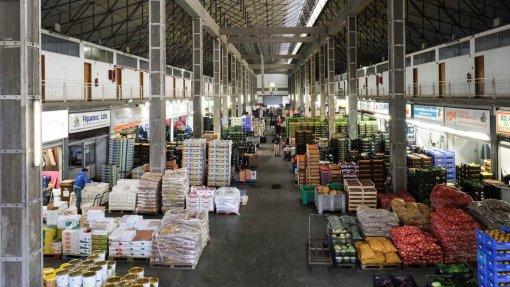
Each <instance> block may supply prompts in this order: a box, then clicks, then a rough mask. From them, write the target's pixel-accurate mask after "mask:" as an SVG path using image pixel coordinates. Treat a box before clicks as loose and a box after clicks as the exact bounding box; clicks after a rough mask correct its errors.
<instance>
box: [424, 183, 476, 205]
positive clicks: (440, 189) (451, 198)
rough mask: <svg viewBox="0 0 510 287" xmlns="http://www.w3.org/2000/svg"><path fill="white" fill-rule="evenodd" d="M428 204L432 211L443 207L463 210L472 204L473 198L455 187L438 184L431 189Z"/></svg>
mask: <svg viewBox="0 0 510 287" xmlns="http://www.w3.org/2000/svg"><path fill="white" fill-rule="evenodd" d="M430 202H431V203H432V207H433V208H434V209H438V208H443V207H446V208H460V209H465V208H466V207H467V206H468V204H469V203H471V202H473V198H472V197H471V196H469V195H467V194H465V193H464V192H462V191H460V190H459V189H457V188H455V187H450V186H447V185H444V184H438V185H436V186H434V188H433V189H432V193H431V194H430Z"/></svg>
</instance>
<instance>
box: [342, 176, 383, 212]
mask: <svg viewBox="0 0 510 287" xmlns="http://www.w3.org/2000/svg"><path fill="white" fill-rule="evenodd" d="M344 188H345V192H346V193H347V196H348V211H349V212H352V211H355V210H356V208H357V207H358V206H361V205H365V206H368V207H371V208H376V206H377V190H376V189H375V186H374V183H373V182H372V181H371V180H369V179H362V180H358V179H346V180H344Z"/></svg>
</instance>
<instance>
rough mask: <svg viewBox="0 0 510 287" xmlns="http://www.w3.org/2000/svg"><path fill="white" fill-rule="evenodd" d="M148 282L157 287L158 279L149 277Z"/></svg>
mask: <svg viewBox="0 0 510 287" xmlns="http://www.w3.org/2000/svg"><path fill="white" fill-rule="evenodd" d="M149 280H150V282H151V285H152V286H154V287H159V278H156V277H150V278H149Z"/></svg>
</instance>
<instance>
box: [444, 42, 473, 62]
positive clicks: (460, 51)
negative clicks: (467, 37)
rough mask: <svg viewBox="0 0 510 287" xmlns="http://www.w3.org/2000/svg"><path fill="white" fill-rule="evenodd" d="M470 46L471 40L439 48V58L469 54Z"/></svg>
mask: <svg viewBox="0 0 510 287" xmlns="http://www.w3.org/2000/svg"><path fill="white" fill-rule="evenodd" d="M469 48H470V44H469V41H464V42H460V43H457V44H453V45H449V46H446V47H443V48H439V60H444V59H448V58H453V57H458V56H463V55H469Z"/></svg>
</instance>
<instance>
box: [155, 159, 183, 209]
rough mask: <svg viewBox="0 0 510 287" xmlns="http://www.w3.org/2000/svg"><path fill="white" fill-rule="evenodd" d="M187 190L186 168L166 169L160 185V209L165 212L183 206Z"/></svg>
mask: <svg viewBox="0 0 510 287" xmlns="http://www.w3.org/2000/svg"><path fill="white" fill-rule="evenodd" d="M188 191H189V180H188V173H187V170H185V169H176V170H166V171H165V174H164V175H163V180H162V187H161V199H162V200H161V204H162V206H161V210H162V211H163V212H166V211H167V210H170V209H172V208H184V207H185V201H186V195H187V194H188Z"/></svg>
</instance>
